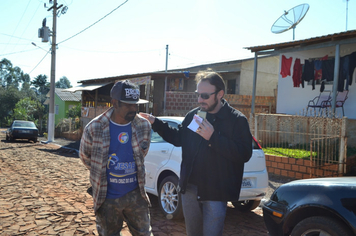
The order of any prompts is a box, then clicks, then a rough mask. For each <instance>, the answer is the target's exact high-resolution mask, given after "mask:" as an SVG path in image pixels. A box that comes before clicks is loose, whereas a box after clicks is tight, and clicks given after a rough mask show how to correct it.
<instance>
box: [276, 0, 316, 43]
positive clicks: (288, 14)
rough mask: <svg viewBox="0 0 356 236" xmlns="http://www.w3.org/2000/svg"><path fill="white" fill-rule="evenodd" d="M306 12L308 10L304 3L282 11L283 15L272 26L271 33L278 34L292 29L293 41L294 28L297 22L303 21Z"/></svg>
mask: <svg viewBox="0 0 356 236" xmlns="http://www.w3.org/2000/svg"><path fill="white" fill-rule="evenodd" d="M308 10H309V5H308V4H306V3H304V4H300V5H298V6H296V7H293V8H292V9H290V10H288V11H284V14H283V15H281V16H280V17H279V18H278V19H277V20H276V21H275V22H274V24H273V25H272V27H271V31H272V33H275V34H280V33H283V32H285V31H287V30H290V29H292V28H293V40H294V31H295V27H296V26H297V24H298V23H299V22H301V21H302V20H303V18H304V16H305V15H306V14H307V12H308Z"/></svg>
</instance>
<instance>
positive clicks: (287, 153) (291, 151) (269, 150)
mask: <svg viewBox="0 0 356 236" xmlns="http://www.w3.org/2000/svg"><path fill="white" fill-rule="evenodd" d="M263 151H264V153H265V154H268V155H275V156H282V157H293V158H299V159H309V158H310V151H308V150H304V149H295V148H278V147H266V148H263ZM317 155H318V153H317V152H313V156H314V157H316V156H317ZM346 155H347V156H348V157H349V156H353V155H356V148H355V147H347V154H346Z"/></svg>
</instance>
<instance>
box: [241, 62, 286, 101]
mask: <svg viewBox="0 0 356 236" xmlns="http://www.w3.org/2000/svg"><path fill="white" fill-rule="evenodd" d="M278 65H279V59H278V56H273V57H264V58H259V59H258V64H257V85H256V96H272V97H273V96H275V90H276V89H277V84H278V80H277V76H278ZM253 73H254V59H250V60H245V61H242V63H241V79H240V89H239V94H240V95H251V94H252V88H253Z"/></svg>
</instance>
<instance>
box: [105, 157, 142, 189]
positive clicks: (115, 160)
mask: <svg viewBox="0 0 356 236" xmlns="http://www.w3.org/2000/svg"><path fill="white" fill-rule="evenodd" d="M107 169H108V171H109V175H110V176H113V177H115V178H121V180H120V181H118V179H115V178H110V182H112V183H123V184H126V183H133V182H135V181H137V180H136V172H137V171H136V163H135V161H131V162H125V161H124V162H122V161H120V159H119V157H117V156H116V153H113V154H111V155H110V156H109V159H108V164H107ZM131 175H133V176H132V178H125V177H128V176H131ZM122 178H125V179H122Z"/></svg>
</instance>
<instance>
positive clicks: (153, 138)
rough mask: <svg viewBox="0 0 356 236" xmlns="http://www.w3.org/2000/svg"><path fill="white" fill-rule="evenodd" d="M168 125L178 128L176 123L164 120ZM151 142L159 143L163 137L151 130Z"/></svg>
mask: <svg viewBox="0 0 356 236" xmlns="http://www.w3.org/2000/svg"><path fill="white" fill-rule="evenodd" d="M165 122H167V123H168V125H169V126H170V127H174V128H178V123H176V122H172V121H166V120H165ZM151 142H152V143H161V142H164V140H163V138H162V137H161V136H160V135H159V134H158V133H156V132H154V131H153V130H152V131H151Z"/></svg>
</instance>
